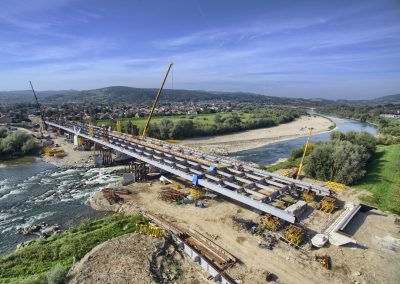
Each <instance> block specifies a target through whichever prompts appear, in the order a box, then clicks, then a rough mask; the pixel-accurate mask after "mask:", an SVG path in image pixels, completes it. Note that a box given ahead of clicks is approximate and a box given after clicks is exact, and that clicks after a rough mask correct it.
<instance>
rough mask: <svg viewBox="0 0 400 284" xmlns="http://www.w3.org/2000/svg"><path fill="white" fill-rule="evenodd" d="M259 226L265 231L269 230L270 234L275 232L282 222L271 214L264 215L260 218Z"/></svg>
mask: <svg viewBox="0 0 400 284" xmlns="http://www.w3.org/2000/svg"><path fill="white" fill-rule="evenodd" d="M261 226H262V228H263V229H264V230H265V229H267V230H270V231H272V232H276V231H278V230H279V228H280V227H281V226H282V221H281V219H279V218H278V217H275V216H273V215H271V214H266V215H265V216H264V217H262V218H261Z"/></svg>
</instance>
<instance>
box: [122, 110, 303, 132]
mask: <svg viewBox="0 0 400 284" xmlns="http://www.w3.org/2000/svg"><path fill="white" fill-rule="evenodd" d="M247 111H249V112H250V111H251V115H250V117H249V118H246V119H244V118H242V117H240V115H239V114H238V113H237V112H232V113H230V115H228V116H222V115H220V114H216V115H215V116H214V117H213V121H212V122H211V123H201V122H199V121H193V120H191V119H181V120H178V121H176V122H174V121H172V120H170V119H168V118H165V119H162V120H161V121H160V122H159V123H154V124H151V125H150V127H149V130H148V135H149V136H150V137H153V138H158V139H186V138H191V137H199V136H210V135H221V134H229V133H233V132H238V131H243V130H250V129H257V128H264V127H272V126H276V125H279V124H282V123H287V122H290V121H293V120H295V119H296V118H298V117H299V116H301V115H305V114H306V112H305V111H303V110H299V109H288V108H262V109H257V108H253V109H251V110H250V109H246V110H242V112H244V113H246V112H247ZM127 128H128V129H129V126H128V127H127Z"/></svg>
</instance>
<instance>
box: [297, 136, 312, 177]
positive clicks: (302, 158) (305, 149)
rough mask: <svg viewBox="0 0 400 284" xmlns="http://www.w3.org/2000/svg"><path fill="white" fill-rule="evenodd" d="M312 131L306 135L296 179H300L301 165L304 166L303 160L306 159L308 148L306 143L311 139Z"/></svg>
mask: <svg viewBox="0 0 400 284" xmlns="http://www.w3.org/2000/svg"><path fill="white" fill-rule="evenodd" d="M313 129H314V128H310V133H309V134H308V138H307V142H306V146H305V147H304V152H303V157H301V162H300V166H299V171H298V173H297V177H296V179H300V175H301V170H302V169H303V165H304V158H305V157H306V153H307V148H308V143H309V142H310V138H311V134H312V131H313Z"/></svg>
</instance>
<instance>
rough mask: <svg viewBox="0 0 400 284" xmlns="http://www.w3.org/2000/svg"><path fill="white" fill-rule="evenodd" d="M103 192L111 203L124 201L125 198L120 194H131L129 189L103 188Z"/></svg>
mask: <svg viewBox="0 0 400 284" xmlns="http://www.w3.org/2000/svg"><path fill="white" fill-rule="evenodd" d="M101 192H102V193H103V196H104V198H105V199H106V200H107V201H108V203H109V204H110V205H112V204H114V203H122V202H123V201H124V199H123V198H122V197H121V196H120V195H128V194H130V192H129V191H127V190H123V189H111V188H103V189H102V190H101Z"/></svg>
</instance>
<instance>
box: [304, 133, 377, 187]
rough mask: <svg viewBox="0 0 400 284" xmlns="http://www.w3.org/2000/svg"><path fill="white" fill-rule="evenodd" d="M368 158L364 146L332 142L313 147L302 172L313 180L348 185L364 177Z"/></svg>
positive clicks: (345, 142)
mask: <svg viewBox="0 0 400 284" xmlns="http://www.w3.org/2000/svg"><path fill="white" fill-rule="evenodd" d="M369 158H370V154H369V153H368V151H367V150H366V148H365V147H364V146H360V145H355V144H352V143H350V142H349V141H338V140H333V141H328V142H325V143H321V144H318V145H316V146H315V148H314V150H313V151H312V152H311V154H310V155H309V156H308V161H307V164H306V165H305V167H304V170H305V172H306V173H307V174H308V175H309V176H311V177H313V178H316V179H320V180H325V181H327V180H330V181H336V182H340V183H344V184H348V185H349V184H352V183H354V182H355V181H357V180H359V179H360V178H362V177H363V176H364V175H365V173H366V170H365V166H366V162H367V161H368V159H369Z"/></svg>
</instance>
